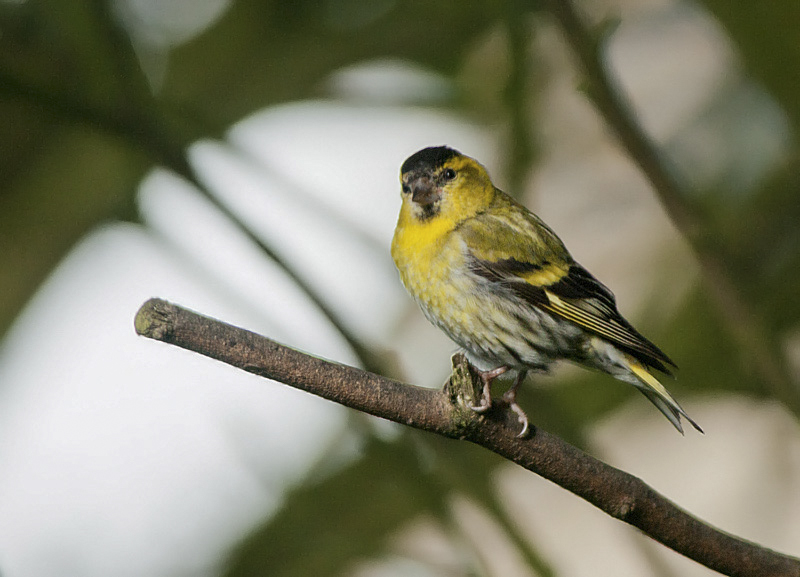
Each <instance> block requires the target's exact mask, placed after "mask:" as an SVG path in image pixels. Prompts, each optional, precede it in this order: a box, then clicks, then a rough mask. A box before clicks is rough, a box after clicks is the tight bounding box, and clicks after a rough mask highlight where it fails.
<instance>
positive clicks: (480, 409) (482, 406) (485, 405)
mask: <svg viewBox="0 0 800 577" xmlns="http://www.w3.org/2000/svg"><path fill="white" fill-rule="evenodd" d="M469 408H470V409H472V410H473V411H475V412H476V413H485V412H486V411H488V410H489V409H491V408H492V400H491V399H490V398H489V397H483V398H482V399H481V402H480V403H478V404H477V405H470V406H469Z"/></svg>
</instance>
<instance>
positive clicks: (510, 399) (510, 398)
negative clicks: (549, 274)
mask: <svg viewBox="0 0 800 577" xmlns="http://www.w3.org/2000/svg"><path fill="white" fill-rule="evenodd" d="M527 374H528V371H519V372H518V373H517V377H516V378H515V379H514V384H513V385H511V388H510V389H508V390H507V391H506V392H505V394H504V395H503V400H504V401H505V402H507V403H508V406H509V407H510V408H511V410H512V411H514V412H515V413H516V414H517V417H518V418H519V422H520V423H522V430H521V431H520V432H519V434H518V435H517V437H518V438H522V437H524V436H525V435H527V434H528V415H526V414H525V411H523V410H522V407H520V406H519V405H518V404H517V389H518V388H519V386H520V385H521V384H522V381H524V380H525V376H526V375H527Z"/></svg>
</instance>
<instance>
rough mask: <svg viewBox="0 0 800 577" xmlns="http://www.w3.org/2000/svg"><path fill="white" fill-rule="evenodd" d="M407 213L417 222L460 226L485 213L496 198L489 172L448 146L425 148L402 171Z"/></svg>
mask: <svg viewBox="0 0 800 577" xmlns="http://www.w3.org/2000/svg"><path fill="white" fill-rule="evenodd" d="M400 183H401V185H402V187H403V210H404V211H407V212H408V215H409V216H411V217H413V218H414V219H416V220H417V221H421V222H422V221H428V220H432V219H438V218H439V217H444V218H446V219H447V220H452V221H453V222H458V221H460V220H463V219H465V218H470V217H472V216H474V215H475V214H477V213H478V212H480V211H481V210H483V209H485V208H486V207H487V206H488V205H489V203H491V201H492V199H493V198H494V195H495V188H494V186H493V185H492V181H491V180H490V179H489V174H488V173H487V172H486V169H485V168H484V167H483V166H482V165H481V164H480V163H479V162H477V161H476V160H474V159H472V158H470V157H469V156H464V155H463V154H461V153H460V152H458V151H457V150H453V149H452V148H449V147H447V146H432V147H430V148H423V149H422V150H420V151H418V152H415V153H414V154H412V155H411V156H409V157H408V158H407V159H406V161H405V162H404V163H403V165H402V166H401V167H400Z"/></svg>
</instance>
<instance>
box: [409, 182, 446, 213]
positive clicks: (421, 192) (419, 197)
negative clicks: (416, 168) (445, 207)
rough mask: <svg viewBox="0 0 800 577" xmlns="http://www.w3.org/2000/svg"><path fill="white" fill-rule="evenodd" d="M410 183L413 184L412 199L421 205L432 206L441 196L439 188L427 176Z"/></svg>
mask: <svg viewBox="0 0 800 577" xmlns="http://www.w3.org/2000/svg"><path fill="white" fill-rule="evenodd" d="M409 185H410V186H411V200H413V201H414V202H415V203H416V204H419V205H421V206H430V205H432V204H433V203H434V202H436V201H437V200H439V198H440V197H441V193H440V191H439V189H438V188H437V187H436V186H435V185H434V184H433V182H432V181H431V179H430V178H428V177H427V176H420V177H419V178H417V179H416V180H414V181H413V182H411V183H409Z"/></svg>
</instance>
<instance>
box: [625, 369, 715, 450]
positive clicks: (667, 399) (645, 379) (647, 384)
mask: <svg viewBox="0 0 800 577" xmlns="http://www.w3.org/2000/svg"><path fill="white" fill-rule="evenodd" d="M626 357H627V359H626V360H627V361H628V368H630V370H631V372H632V373H633V374H634V376H635V377H636V378H637V379H639V383H635V384H636V388H638V389H639V390H640V391H641V392H642V393H643V394H644V396H645V397H647V398H648V399H649V400H650V402H651V403H653V404H654V405H655V406H656V407H657V408H658V410H659V411H661V412H662V413H664V416H665V417H667V419H669V422H670V423H672V424H673V426H674V427H675V428H676V429H678V431H679V432H680V433H681V434H683V426H682V425H681V417H683V418H684V419H686V420H687V421H689V422H690V423H691V424H692V426H693V427H694V428H695V429H697V430H698V431H700V432H701V433H702V432H703V429H701V428H700V425H698V424H697V423H695V422H694V421H693V420H692V418H691V417H690V416H689V415H687V414H686V411H684V410H683V409H682V408H681V406H680V405H679V404H678V402H677V401H676V400H675V399H673V398H672V395H670V394H669V392H668V391H667V389H666V388H664V385H662V384H661V383H660V382H658V379H656V378H655V377H654V376H653V375H652V374H650V372H649V371H648V370H647V368H646V367H645V366H644V365H643V364H642V363H640V362H639V361H638V360H636V359H634V358H633V357H631V356H629V355H626Z"/></svg>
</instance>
